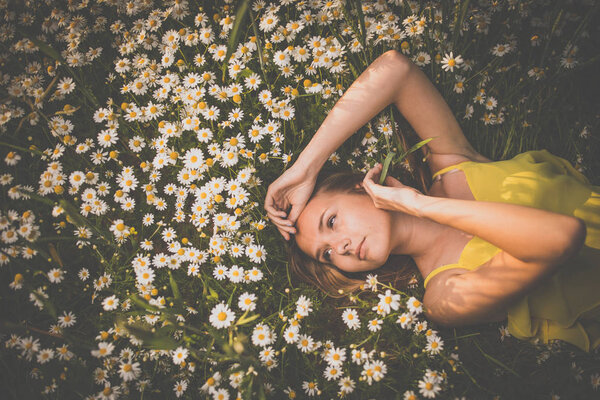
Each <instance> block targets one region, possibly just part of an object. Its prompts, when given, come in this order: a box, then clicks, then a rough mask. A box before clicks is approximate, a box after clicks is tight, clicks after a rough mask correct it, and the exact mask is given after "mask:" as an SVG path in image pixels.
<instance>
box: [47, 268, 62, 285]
mask: <svg viewBox="0 0 600 400" xmlns="http://www.w3.org/2000/svg"><path fill="white" fill-rule="evenodd" d="M64 274H65V272H64V271H63V270H61V269H60V268H52V269H51V270H50V271H48V279H49V280H50V282H51V283H60V282H62V280H63V279H65V276H64Z"/></svg>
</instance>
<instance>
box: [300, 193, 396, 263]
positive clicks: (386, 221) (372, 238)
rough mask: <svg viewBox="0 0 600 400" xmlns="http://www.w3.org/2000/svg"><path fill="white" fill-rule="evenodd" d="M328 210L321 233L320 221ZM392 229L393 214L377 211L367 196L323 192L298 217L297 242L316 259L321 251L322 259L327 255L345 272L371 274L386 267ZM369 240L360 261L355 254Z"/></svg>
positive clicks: (390, 250) (301, 248) (390, 249)
mask: <svg viewBox="0 0 600 400" xmlns="http://www.w3.org/2000/svg"><path fill="white" fill-rule="evenodd" d="M325 210H327V211H326V212H325V216H324V218H323V232H322V233H320V232H319V218H320V216H321V214H322V213H323V211H325ZM332 217H333V218H332ZM330 221H331V222H330ZM330 226H333V228H331V227H330ZM392 227H393V218H392V212H391V211H388V210H382V209H378V208H376V207H375V205H374V204H373V201H372V200H371V198H370V197H369V195H367V194H364V195H360V194H347V193H344V194H340V193H336V194H331V193H319V194H318V195H316V196H315V197H313V198H312V199H311V200H310V201H309V202H308V204H307V205H306V207H305V208H304V209H303V211H302V213H301V214H300V216H299V217H298V220H297V221H296V229H297V233H296V235H295V239H296V243H297V244H298V247H299V248H300V250H302V251H303V252H304V253H306V254H308V255H309V256H310V257H312V258H314V256H315V254H316V251H317V249H321V250H322V253H321V260H323V259H324V258H325V253H326V252H327V253H328V254H329V256H330V259H331V261H329V263H331V264H333V265H335V266H337V267H338V268H339V269H341V270H343V271H346V272H360V271H371V270H374V269H377V268H379V267H380V266H382V265H383V264H384V263H385V262H386V261H387V259H388V257H389V255H390V253H391V252H392V249H393V243H392V240H391V237H392V234H391V233H392ZM365 237H366V241H365V244H363V246H366V250H367V252H366V254H365V259H364V260H360V259H359V258H358V257H357V256H356V255H355V251H356V248H357V247H358V245H359V244H360V242H361V241H362V240H363V238H365Z"/></svg>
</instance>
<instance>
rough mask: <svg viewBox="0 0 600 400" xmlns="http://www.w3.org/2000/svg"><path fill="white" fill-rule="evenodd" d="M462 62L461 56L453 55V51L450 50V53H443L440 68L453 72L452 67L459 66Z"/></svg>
mask: <svg viewBox="0 0 600 400" xmlns="http://www.w3.org/2000/svg"><path fill="white" fill-rule="evenodd" d="M462 63H463V59H462V57H461V56H456V57H454V54H453V52H450V54H445V55H444V58H442V69H443V70H444V71H450V72H453V71H454V68H460V66H461V64H462Z"/></svg>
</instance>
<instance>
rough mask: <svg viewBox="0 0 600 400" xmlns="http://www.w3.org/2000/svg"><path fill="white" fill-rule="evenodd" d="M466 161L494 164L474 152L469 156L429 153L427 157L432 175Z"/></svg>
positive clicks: (468, 154)
mask: <svg viewBox="0 0 600 400" xmlns="http://www.w3.org/2000/svg"><path fill="white" fill-rule="evenodd" d="M465 161H473V162H478V163H489V162H493V160H490V159H489V158H487V157H485V156H483V155H481V154H479V153H478V152H472V153H467V154H438V153H429V155H428V157H427V164H428V165H429V169H430V171H431V174H432V175H433V174H435V173H436V172H437V171H440V170H442V169H444V168H448V167H450V166H453V165H456V164H460V163H462V162H465Z"/></svg>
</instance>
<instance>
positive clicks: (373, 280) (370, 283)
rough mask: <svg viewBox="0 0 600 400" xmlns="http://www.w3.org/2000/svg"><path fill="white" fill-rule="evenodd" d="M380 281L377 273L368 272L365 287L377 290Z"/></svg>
mask: <svg viewBox="0 0 600 400" xmlns="http://www.w3.org/2000/svg"><path fill="white" fill-rule="evenodd" d="M378 283H379V281H378V280H377V275H373V274H368V275H367V278H366V280H365V289H371V290H372V291H374V292H376V291H377V284H378Z"/></svg>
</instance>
